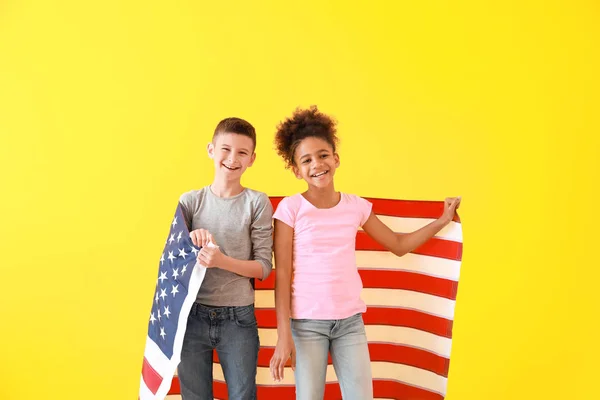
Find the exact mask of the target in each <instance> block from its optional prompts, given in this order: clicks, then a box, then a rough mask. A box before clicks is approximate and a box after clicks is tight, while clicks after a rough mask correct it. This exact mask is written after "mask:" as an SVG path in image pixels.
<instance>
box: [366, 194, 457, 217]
mask: <svg viewBox="0 0 600 400" xmlns="http://www.w3.org/2000/svg"><path fill="white" fill-rule="evenodd" d="M365 200H368V201H370V202H371V203H373V212H374V213H375V214H378V215H388V216H391V217H405V218H433V219H437V218H439V217H441V216H442V214H443V212H444V202H443V201H420V200H392V199H377V198H373V197H365ZM453 220H454V221H455V222H460V218H459V216H458V214H455V215H454V219H453Z"/></svg>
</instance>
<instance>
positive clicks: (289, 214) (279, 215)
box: [273, 197, 298, 228]
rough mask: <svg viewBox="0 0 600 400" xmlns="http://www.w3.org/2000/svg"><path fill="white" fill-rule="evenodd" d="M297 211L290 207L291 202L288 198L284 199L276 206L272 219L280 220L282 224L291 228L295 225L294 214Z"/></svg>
mask: <svg viewBox="0 0 600 400" xmlns="http://www.w3.org/2000/svg"><path fill="white" fill-rule="evenodd" d="M297 211H298V210H296V209H294V207H292V201H291V198H290V197H285V198H284V199H283V200H281V201H280V202H279V204H278V205H277V209H276V210H275V214H273V218H275V219H278V220H280V221H281V222H283V223H284V224H286V225H288V226H289V227H291V228H293V227H294V226H295V225H296V213H297Z"/></svg>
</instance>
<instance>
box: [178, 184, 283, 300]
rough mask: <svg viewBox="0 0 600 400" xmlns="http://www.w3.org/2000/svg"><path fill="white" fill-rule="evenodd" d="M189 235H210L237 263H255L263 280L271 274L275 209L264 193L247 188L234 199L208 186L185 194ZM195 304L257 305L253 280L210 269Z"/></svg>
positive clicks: (181, 202)
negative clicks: (199, 232) (200, 231)
mask: <svg viewBox="0 0 600 400" xmlns="http://www.w3.org/2000/svg"><path fill="white" fill-rule="evenodd" d="M179 203H180V204H181V208H182V210H183V216H184V217H185V220H186V224H187V226H188V228H189V229H190V232H191V231H193V230H195V229H206V230H207V231H209V232H210V233H211V234H212V236H213V238H214V239H215V241H216V242H217V243H216V244H217V245H218V246H219V248H220V250H221V252H222V253H223V254H225V255H227V256H229V257H233V258H236V259H238V260H256V261H258V262H259V263H260V264H261V265H262V268H263V276H262V279H263V280H264V279H266V278H267V277H268V276H269V274H270V273H271V269H272V266H273V263H272V250H273V236H272V233H273V221H272V218H273V207H272V206H271V202H270V201H269V197H268V196H267V195H266V194H265V193H262V192H257V191H256V190H252V189H248V188H245V189H244V190H243V191H242V192H241V193H240V194H238V195H235V196H233V197H218V196H216V195H215V194H214V193H213V192H212V191H211V189H210V186H206V187H204V188H202V189H200V190H192V191H191V192H187V193H184V194H183V195H181V198H180V199H179ZM196 301H197V302H198V303H201V304H206V305H209V306H247V305H250V304H253V303H254V289H253V288H252V284H251V283H250V278H248V277H245V276H241V275H238V274H236V273H233V272H229V271H226V270H224V269H220V268H218V267H215V268H207V269H206V275H205V277H204V281H203V282H202V285H201V286H200V290H199V291H198V296H197V299H196Z"/></svg>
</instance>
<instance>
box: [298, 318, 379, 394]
mask: <svg viewBox="0 0 600 400" xmlns="http://www.w3.org/2000/svg"><path fill="white" fill-rule="evenodd" d="M291 327H292V337H293V338H294V344H295V346H296V370H295V372H294V377H295V380H296V399H297V400H321V399H323V394H324V391H325V376H326V372H327V353H328V351H329V352H331V358H332V360H333V368H334V369H335V374H336V375H337V378H338V381H339V383H340V388H341V390H342V397H343V399H344V400H370V399H373V379H372V373H371V360H370V357H369V347H368V346H367V336H366V334H365V325H364V323H363V319H362V314H356V315H353V316H352V317H349V318H345V319H341V320H314V319H292V320H291Z"/></svg>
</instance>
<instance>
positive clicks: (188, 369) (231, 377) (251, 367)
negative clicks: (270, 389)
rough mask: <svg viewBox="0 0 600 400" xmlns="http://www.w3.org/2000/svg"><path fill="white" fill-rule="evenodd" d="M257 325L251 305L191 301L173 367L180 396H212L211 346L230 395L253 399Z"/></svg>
mask: <svg viewBox="0 0 600 400" xmlns="http://www.w3.org/2000/svg"><path fill="white" fill-rule="evenodd" d="M258 348H259V340H258V327H257V324H256V316H255V315H254V305H249V306H243V307H212V306H204V305H201V304H198V303H194V305H193V306H192V310H191V312H190V315H189V317H188V323H187V328H186V332H185V337H184V339H183V348H182V350H181V363H180V364H179V367H178V368H177V372H178V375H179V380H180V383H181V397H182V399H183V400H213V399H214V397H213V349H216V350H217V355H218V356H219V362H220V364H221V367H222V368H223V375H224V377H225V382H226V383H227V391H228V394H229V398H230V399H232V400H233V399H235V400H255V399H256V365H257V363H258Z"/></svg>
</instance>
